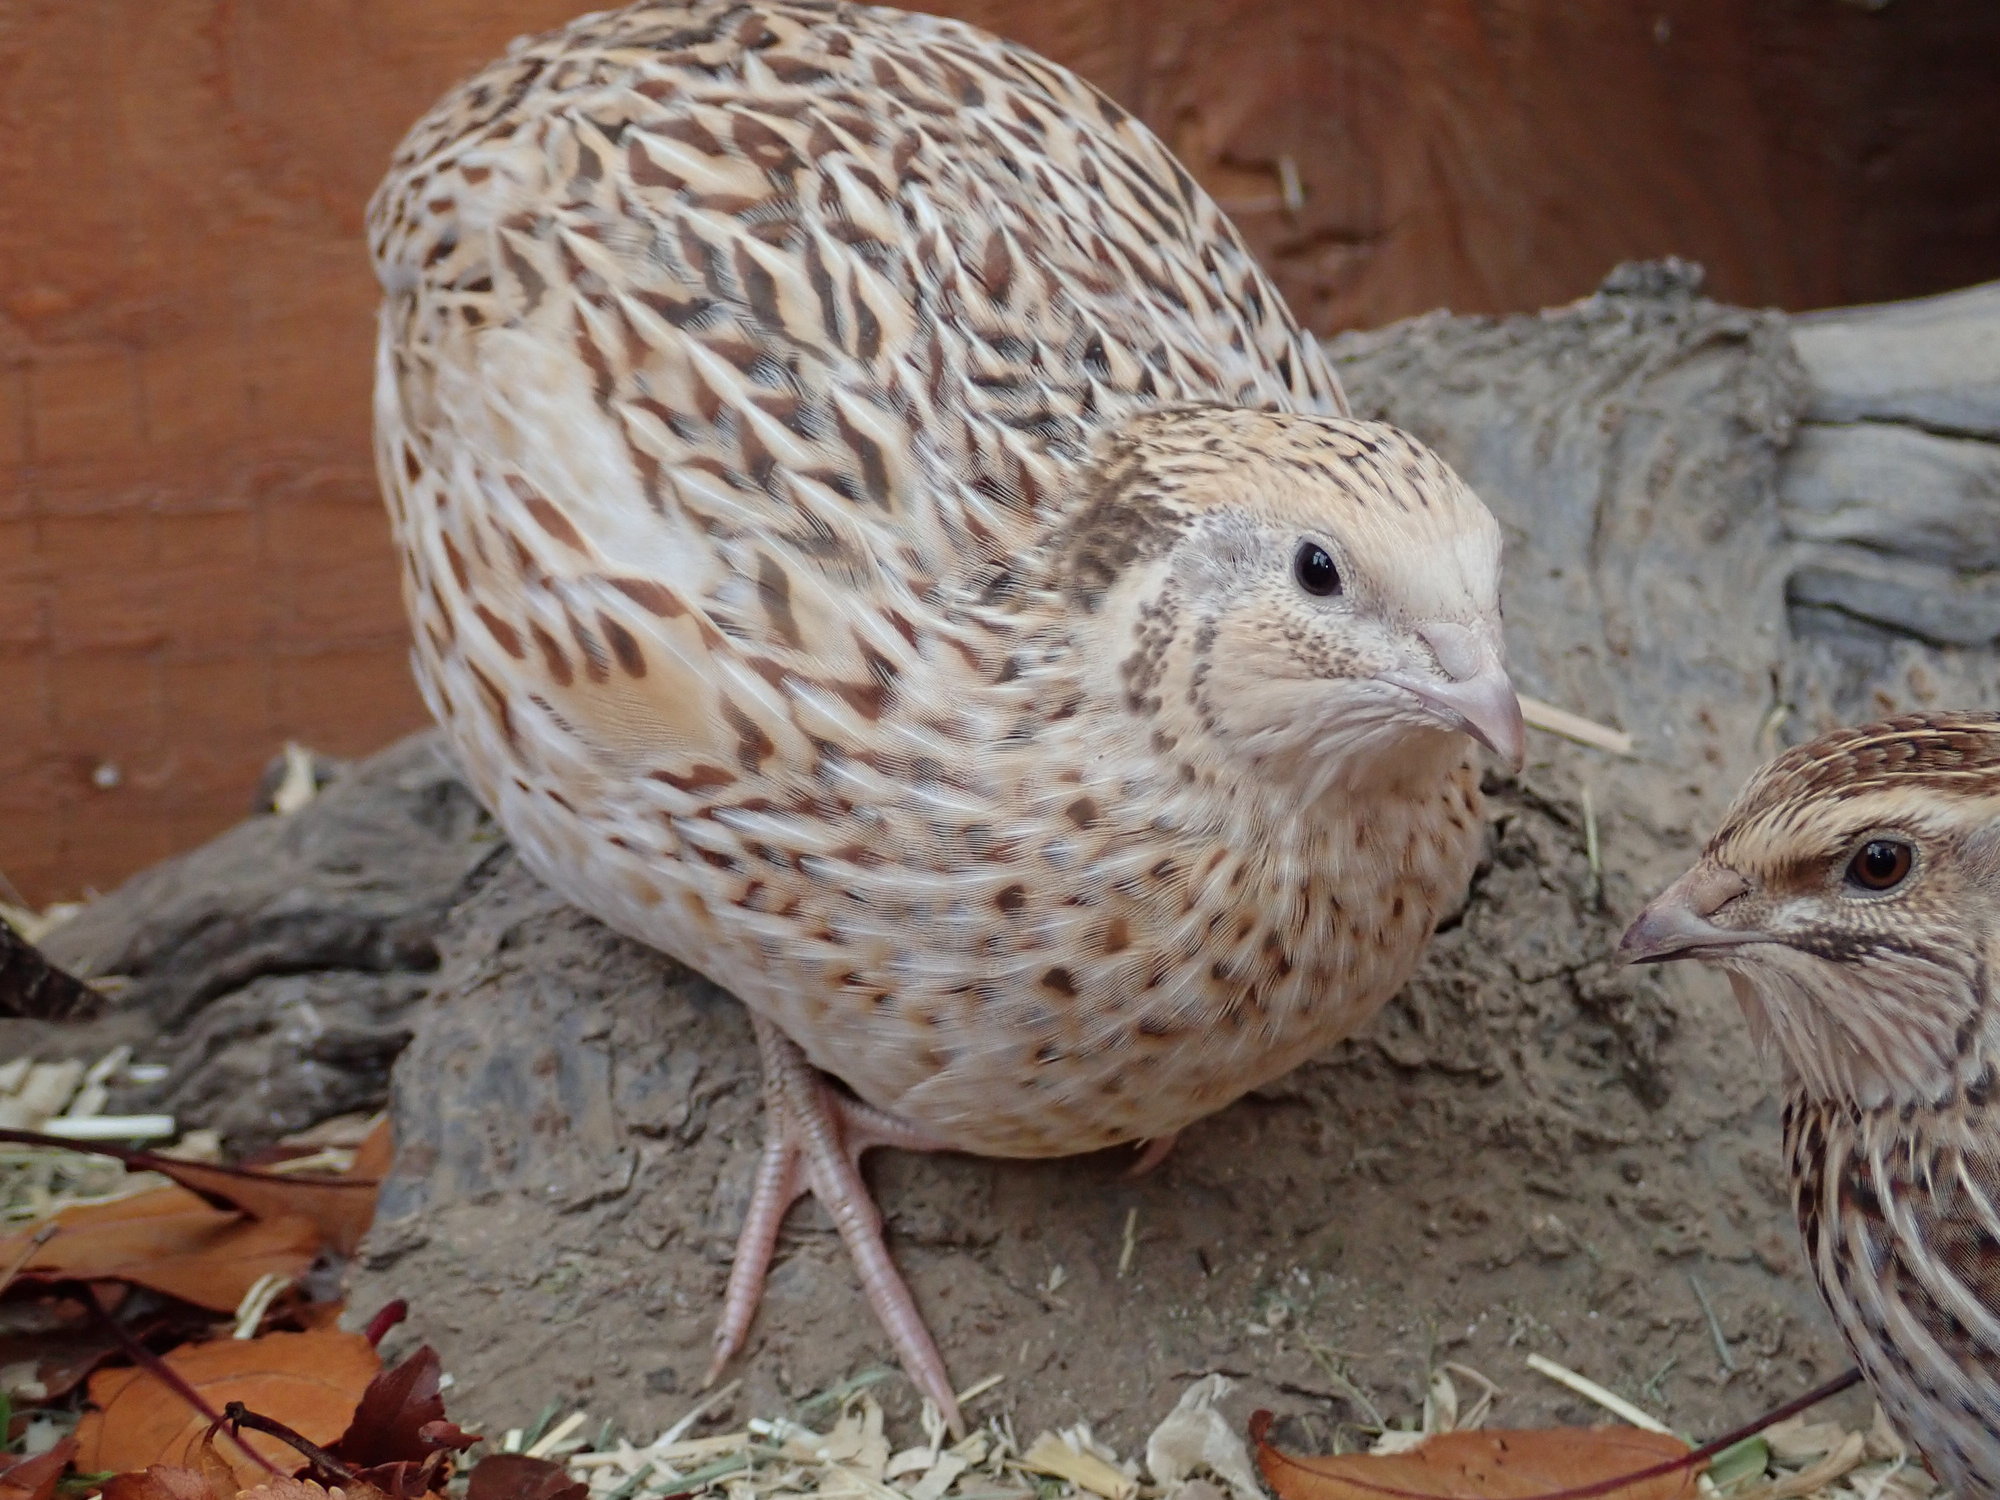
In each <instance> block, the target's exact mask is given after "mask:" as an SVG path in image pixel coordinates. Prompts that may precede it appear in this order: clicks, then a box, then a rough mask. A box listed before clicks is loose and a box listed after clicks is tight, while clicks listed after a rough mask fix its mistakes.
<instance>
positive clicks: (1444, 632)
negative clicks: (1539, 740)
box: [1376, 622, 1527, 771]
mask: <svg viewBox="0 0 2000 1500" xmlns="http://www.w3.org/2000/svg"><path fill="white" fill-rule="evenodd" d="M1417 634H1418V636H1419V637H1421V638H1422V640H1423V641H1424V643H1425V644H1426V645H1427V646H1429V647H1430V648H1431V650H1432V652H1434V653H1435V654H1436V656H1437V660H1438V665H1439V666H1440V667H1441V668H1442V669H1443V671H1442V673H1441V674H1431V673H1419V672H1384V673H1383V674H1382V675H1381V676H1380V677H1379V678H1377V679H1376V680H1377V681H1379V682H1383V683H1386V684H1388V685H1389V686H1390V687H1397V688H1401V689H1402V690H1403V691H1404V692H1406V693H1408V694H1410V695H1411V696H1412V697H1414V698H1415V699H1416V700H1417V701H1418V702H1419V703H1421V704H1423V706H1424V707H1425V708H1426V709H1428V710H1429V711H1430V713H1431V715H1432V716H1433V717H1435V718H1436V719H1438V720H1439V721H1440V722H1442V723H1443V724H1444V726H1445V727H1446V728H1447V729H1455V730H1457V731H1458V732H1459V733H1461V734H1469V735H1471V736H1472V737H1473V738H1474V739H1475V740H1477V741H1479V743H1480V744H1482V745H1484V746H1485V747H1486V748H1487V749H1488V750H1491V751H1492V752H1493V753H1494V754H1495V755H1497V756H1499V757H1500V759H1501V760H1503V761H1505V762H1506V763H1507V767H1508V769H1509V770H1514V771H1518V770H1520V769H1521V762H1522V760H1523V759H1524V758H1525V757H1526V754H1527V729H1526V727H1525V726H1524V725H1523V724H1522V722H1521V700H1520V698H1519V697H1518V696H1516V694H1515V692H1514V682H1513V679H1512V678H1510V677H1508V675H1507V667H1506V664H1505V663H1504V662H1503V661H1502V660H1501V657H1500V648H1499V646H1498V644H1497V643H1496V642H1495V641H1494V640H1493V638H1492V637H1491V636H1489V635H1488V634H1487V633H1486V632H1485V631H1483V630H1475V629H1472V628H1469V627H1467V626H1464V625H1457V624H1450V623H1442V622H1440V623H1434V624H1428V625H1421V626H1419V627H1418V628H1417Z"/></svg>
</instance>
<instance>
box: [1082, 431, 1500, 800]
mask: <svg viewBox="0 0 2000 1500" xmlns="http://www.w3.org/2000/svg"><path fill="white" fill-rule="evenodd" d="M1051 547H1052V552H1053V557H1052V565H1053V571H1054V586H1055V590H1056V591H1057V592H1058V593H1059V594H1060V596H1061V599H1062V603H1063V606H1064V610H1065V613H1066V615H1067V616H1068V618H1069V620H1070V621H1071V625H1070V629H1071V632H1072V635H1073V636H1074V637H1075V638H1076V640H1077V641H1078V643H1079V645H1080V646H1081V648H1082V650H1081V652H1080V655H1081V656H1082V657H1083V659H1084V665H1085V668H1086V670H1087V671H1094V673H1095V675H1096V676H1097V677H1098V678H1099V679H1100V680H1099V681H1098V683H1097V684H1096V685H1097V686H1098V688H1099V689H1100V690H1101V693H1102V697H1103V698H1104V699H1105V700H1107V701H1109V702H1113V703H1118V704H1120V705H1121V706H1122V707H1123V708H1124V709H1125V710H1126V711H1127V712H1128V713H1130V714H1133V715H1136V716H1138V718H1139V719H1140V720H1141V722H1142V723H1143V724H1144V725H1145V726H1146V727H1147V728H1148V729H1149V730H1152V731H1157V732H1158V733H1160V734H1163V735H1165V736H1166V737H1167V738H1168V739H1170V740H1172V741H1173V742H1174V743H1175V744H1177V745H1178V746H1180V747H1181V749H1182V751H1183V753H1185V754H1190V755H1197V756H1199V755H1202V754H1204V753H1205V754H1206V755H1208V756H1209V757H1212V758H1215V759H1227V760H1229V761H1231V762H1232V763H1234V764H1235V765H1236V767H1237V768H1238V769H1240V770H1250V771H1252V772H1254V773H1257V774H1260V775H1264V776H1269V777H1276V778H1277V779H1279V780H1281V781H1283V782H1285V783H1287V784H1289V785H1291V786H1294V787H1295V788H1297V789H1299V790H1300V791H1302V792H1304V793H1305V794H1306V795H1307V796H1315V795H1318V794H1320V793H1322V792H1325V791H1327V790H1330V789H1331V788H1330V785H1329V778H1335V779H1337V780H1338V784H1339V785H1341V786H1342V787H1344V788H1349V789H1351V788H1352V787H1354V786H1355V785H1357V784H1358V783H1360V782H1362V781H1371V782H1372V781H1374V780H1376V779H1377V778H1379V777H1381V776H1382V775H1383V774H1384V773H1385V772H1396V773H1398V774H1400V771H1402V770H1409V771H1411V773H1412V774H1415V775H1419V776H1424V775H1430V774H1434V773H1435V771H1436V769H1437V768H1436V767H1435V766H1432V765H1430V764H1429V763H1428V762H1429V761H1430V760H1433V759H1436V758H1438V757H1447V758H1449V759H1450V760H1453V761H1455V760H1456V759H1457V758H1459V756H1460V755H1461V754H1462V753H1463V745H1462V742H1460V741H1459V740H1458V737H1457V735H1458V733H1459V732H1463V733H1470V734H1472V735H1473V736H1474V737H1476V738H1478V739H1480V740H1482V741H1483V742H1485V743H1486V744H1488V745H1489V746H1491V747H1492V748H1494V749H1496V750H1497V751H1499V752H1500V753H1501V754H1502V755H1503V756H1505V757H1507V758H1508V759H1510V760H1514V761H1518V759H1519V756H1520V740H1521V727H1520V711H1519V707H1518V704H1517V702H1516V700H1515V697H1514V692H1513V688H1512V685H1511V683H1510V682H1509V680H1508V677H1507V674H1506V670H1505V666H1504V653H1503V647H1502V642H1501V631H1500V601H1499V583H1500V532H1499V527H1498V526H1497V525H1496V524H1495V522H1494V520H1493V517H1492V515H1491V514H1490V513H1489V512H1488V511H1487V510H1486V508H1485V506H1483V505H1482V504H1481V503H1480V502H1479V500H1478V499H1477V497H1475V496H1474V495H1473V493H1472V491H1471V490H1469V489H1468V488H1467V487H1466V486H1465V484H1464V483H1463V482H1462V481H1461V480H1460V479H1459V478H1458V476H1457V475H1455V474H1454V473H1453V472H1452V471H1451V469H1450V468H1449V467H1448V466H1447V465H1446V464H1445V463H1444V462H1443V460H1442V459H1440V458H1439V457H1438V456H1437V455H1436V454H1434V453H1432V452H1431V451H1430V450H1428V449H1427V448H1425V447H1423V446H1422V445H1421V444H1419V443H1417V442H1416V441H1415V440H1413V439H1411V438H1410V437H1408V436H1406V435H1405V434H1403V433H1401V432H1398V431H1397V430H1396V429H1394V428H1391V427H1387V426H1384V425H1382V424H1380V423H1374V422H1362V421H1355V420H1353V419H1350V418H1345V417H1327V416H1317V415H1306V414H1296V413H1278V412H1264V411H1255V410H1246V409H1242V408H1231V407H1216V406H1183V407H1178V408H1172V409H1168V410H1166V411H1161V412H1155V413H1149V414H1147V415H1145V416H1142V417H1140V418H1138V419H1136V420H1133V421H1129V422H1127V423H1125V424H1122V425H1121V426H1120V427H1119V428H1117V429H1114V431H1113V432H1112V433H1111V434H1110V435H1109V436H1108V438H1107V439H1106V441H1105V442H1104V444H1103V445H1102V449H1101V452H1100V454H1099V457H1098V461H1097V463H1096V465H1095V466H1094V468H1093V470H1092V472H1091V474H1090V475H1089V477H1088V480H1087V482H1086V484H1085V485H1084V486H1083V487H1082V493H1081V494H1080V496H1079V499H1078V502H1077V503H1076V505H1075V506H1074V508H1073V510H1072V512H1071V514H1070V516H1069V517H1068V518H1067V520H1066V522H1065V524H1064V525H1063V526H1062V527H1061V528H1060V529H1059V530H1058V531H1057V533H1056V534H1055V536H1054V537H1053V538H1052V539H1051ZM1413 741H1414V743H1413ZM1425 742H1429V743H1431V744H1432V745H1433V746H1434V747H1435V749H1436V752H1437V755H1436V756H1434V757H1426V756H1424V755H1423V754H1421V753H1420V747H1421V745H1422V744H1424V743H1425ZM1413 752H1416V753H1414V754H1413Z"/></svg>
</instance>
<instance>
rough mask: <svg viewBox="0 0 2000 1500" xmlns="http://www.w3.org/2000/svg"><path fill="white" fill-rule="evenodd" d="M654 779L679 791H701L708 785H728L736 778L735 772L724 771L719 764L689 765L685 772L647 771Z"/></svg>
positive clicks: (705, 789)
mask: <svg viewBox="0 0 2000 1500" xmlns="http://www.w3.org/2000/svg"><path fill="white" fill-rule="evenodd" d="M646 774H647V775H648V776H649V777H651V778H652V779H653V780H654V781H664V782H665V783H666V784H667V785H668V786H670V787H672V788H673V789H674V790H675V791H679V792H702V791H707V790H708V789H709V788H710V787H717V786H729V785H731V784H732V783H734V782H735V780H736V773H735V772H733V771H725V770H724V769H723V768H722V767H721V766H691V767H689V768H688V769H687V770H686V771H685V772H679V773H676V772H673V771H648V772H647V773H646Z"/></svg>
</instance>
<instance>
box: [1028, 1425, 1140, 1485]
mask: <svg viewBox="0 0 2000 1500" xmlns="http://www.w3.org/2000/svg"><path fill="white" fill-rule="evenodd" d="M1021 1466H1022V1467H1023V1468H1028V1469H1033V1470H1034V1471H1035V1472H1036V1473H1038V1474H1053V1475H1054V1476H1055V1477H1056V1478H1058V1479H1067V1480H1068V1481H1069V1482H1070V1483H1071V1484H1073V1485H1075V1486H1076V1487H1077V1488H1078V1489H1084V1490H1089V1491H1090V1492H1091V1493H1092V1494H1094V1495H1102V1496H1103V1497H1104V1500H1132V1496H1133V1495H1135V1494H1137V1493H1138V1489H1139V1482H1138V1481H1137V1480H1136V1479H1133V1478H1132V1477H1131V1476H1130V1475H1129V1474H1121V1473H1119V1472H1118V1470H1116V1469H1114V1468H1113V1467H1112V1466H1111V1465H1110V1464H1108V1463H1106V1462H1105V1461H1104V1460H1103V1459H1101V1458H1099V1457H1098V1456H1097V1455H1096V1454H1095V1453H1087V1452H1085V1451H1084V1450H1083V1449H1082V1448H1079V1447H1078V1446H1077V1445H1076V1444H1075V1443H1072V1442H1070V1441H1069V1440H1068V1439H1067V1438H1063V1437H1058V1436H1057V1435H1056V1434H1055V1433H1053V1432H1044V1433H1042V1434H1041V1435H1040V1436H1038V1437H1037V1438H1036V1439H1035V1440H1034V1441H1033V1442H1032V1443H1030V1444H1028V1451H1027V1452H1026V1453H1023V1454H1022V1455H1021Z"/></svg>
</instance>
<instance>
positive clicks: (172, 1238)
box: [0, 1187, 320, 1312]
mask: <svg viewBox="0 0 2000 1500" xmlns="http://www.w3.org/2000/svg"><path fill="white" fill-rule="evenodd" d="M54 1222H55V1223H56V1224H57V1225H58V1226H59V1227H58V1229H57V1231H56V1233H55V1235H54V1236H53V1237H52V1238H51V1239H49V1241H48V1242H47V1243H46V1244H43V1245H41V1246H40V1247H39V1248H36V1249H34V1250H32V1251H30V1252H29V1254H28V1258H27V1261H26V1262H25V1263H24V1264H23V1265H22V1267H21V1273H20V1274H21V1276H22V1278H23V1279H32V1278H40V1279H49V1280H54V1279H61V1278H75V1279H78V1280H83V1281H105V1280H118V1281H131V1282H136V1283H137V1284H138V1285H140V1286H146V1287H151V1288H152V1289H153V1290H154V1291H156V1292H165V1293H166V1294H167V1295H168V1296H170V1297H179V1298H180V1299H181V1300H183V1301H185V1302H192V1303H194V1304H195V1305H196V1306H197V1307H206V1308H209V1309H210V1310H212V1311H215V1312H234V1311H235V1310H236V1306H237V1304H238V1303H240V1302H241V1301H242V1300H243V1295H244V1293H246V1292H248V1291H249V1290H250V1288H251V1286H252V1285H254V1284H255V1283H256V1281H257V1278H258V1277H260V1276H264V1275H267V1274H273V1273H274V1274H276V1275H280V1276H284V1277H287V1278H292V1277H297V1276H300V1275H303V1274H304V1272H305V1270H306V1268H307V1267H308V1266H310V1265H311V1264H312V1263H313V1257H314V1256H316V1255H317V1254H318V1253H319V1242H320V1236H319V1231H318V1229H316V1228H315V1227H314V1225H313V1223H312V1221H311V1220H309V1219H304V1218H300V1217H298V1216H296V1215H293V1216H288V1217H285V1218H277V1219H266V1220H262V1221H257V1220H252V1219H246V1218H244V1217H243V1216H242V1215H241V1214H238V1213H232V1212H231V1211H230V1210H228V1209H226V1208H215V1207H212V1206H211V1205H209V1204H207V1203H204V1202H203V1201H202V1200H201V1199H200V1198H199V1197H197V1196H196V1195H195V1194H193V1193H191V1192H189V1191H188V1190H187V1189H186V1188H179V1187H163V1188H155V1189H154V1190H153V1191H151V1192H149V1193H137V1194H135V1195H133V1196H132V1197H130V1198H120V1199H118V1200H116V1201H115V1202H111V1203H92V1204H86V1205H84V1206H82V1207H78V1208H68V1209H64V1210H63V1211H62V1212H61V1213H59V1214H57V1215H56V1217H55V1220H54ZM40 1227H41V1226H35V1228H31V1229H25V1230H22V1231H21V1232H20V1233H19V1234H16V1235H11V1236H9V1237H8V1238H6V1239H0V1265H7V1264H12V1262H13V1260H14V1258H15V1257H16V1256H17V1255H19V1254H20V1253H21V1252H22V1251H24V1250H27V1248H28V1245H29V1242H30V1241H31V1240H32V1239H33V1237H34V1234H35V1232H36V1229H39V1228H40Z"/></svg>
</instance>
